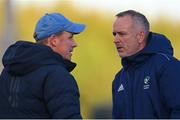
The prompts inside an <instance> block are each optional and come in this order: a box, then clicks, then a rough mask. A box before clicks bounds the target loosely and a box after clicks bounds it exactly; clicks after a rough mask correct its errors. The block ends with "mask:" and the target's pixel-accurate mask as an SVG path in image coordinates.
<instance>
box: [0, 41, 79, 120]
mask: <svg viewBox="0 0 180 120" xmlns="http://www.w3.org/2000/svg"><path fill="white" fill-rule="evenodd" d="M3 65H4V69H3V71H2V73H1V76H0V118H81V114H80V103H79V90H78V86H77V83H76V81H75V79H74V77H73V76H72V75H71V74H70V73H69V72H70V71H72V70H73V69H74V67H75V66H76V64H75V63H72V62H70V61H67V60H64V59H63V58H62V57H61V56H60V55H59V54H57V53H55V52H53V51H52V49H51V48H50V47H48V46H44V45H39V44H34V43H31V42H25V41H18V42H16V43H15V44H13V45H11V46H10V47H9V48H8V49H7V51H6V52H5V54H4V56H3Z"/></svg>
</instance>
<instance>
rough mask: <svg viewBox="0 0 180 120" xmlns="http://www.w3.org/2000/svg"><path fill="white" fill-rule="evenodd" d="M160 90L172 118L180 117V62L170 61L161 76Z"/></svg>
mask: <svg viewBox="0 0 180 120" xmlns="http://www.w3.org/2000/svg"><path fill="white" fill-rule="evenodd" d="M159 84H160V92H161V94H162V97H163V100H164V103H165V104H166V105H167V107H168V108H169V110H170V117H171V118H180V62H179V61H178V60H172V61H170V62H168V63H167V64H166V65H165V67H164V69H163V72H162V74H161V77H160V83H159Z"/></svg>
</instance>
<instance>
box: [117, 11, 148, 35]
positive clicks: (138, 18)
mask: <svg viewBox="0 0 180 120" xmlns="http://www.w3.org/2000/svg"><path fill="white" fill-rule="evenodd" d="M126 15H129V16H131V17H132V18H133V19H134V20H135V22H138V23H140V24H141V25H143V27H144V30H145V34H146V36H148V34H149V29H150V25H149V21H148V20H147V18H146V16H144V15H143V14H141V13H139V12H137V11H134V10H127V11H123V12H120V13H118V14H117V15H116V17H123V16H126Z"/></svg>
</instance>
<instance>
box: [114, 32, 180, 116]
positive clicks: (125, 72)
mask: <svg viewBox="0 0 180 120" xmlns="http://www.w3.org/2000/svg"><path fill="white" fill-rule="evenodd" d="M122 65H123V68H122V69H121V70H120V72H118V73H117V75H116V76H115V79H114V81H113V85H112V93H113V118H180V62H179V61H178V60H177V59H175V58H174V57H173V48H172V46H171V43H170V41H169V40H168V39H167V38H166V37H165V36H163V35H161V34H157V33H150V35H149V37H148V40H147V45H146V47H145V48H144V49H143V50H141V51H140V52H138V53H136V54H135V55H132V56H130V57H126V58H123V59H122Z"/></svg>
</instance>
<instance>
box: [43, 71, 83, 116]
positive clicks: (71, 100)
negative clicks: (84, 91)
mask: <svg viewBox="0 0 180 120" xmlns="http://www.w3.org/2000/svg"><path fill="white" fill-rule="evenodd" d="M44 97H45V101H46V104H47V108H48V111H49V113H50V115H51V117H52V118H61V119H65V118H68V119H70V118H76V119H81V118H82V117H81V113H80V102H79V90H78V86H77V83H76V81H75V79H74V78H73V76H72V75H71V74H69V73H68V72H67V71H66V70H64V69H62V70H58V71H55V72H52V73H51V74H50V75H48V77H47V79H46V82H45V85H44Z"/></svg>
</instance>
